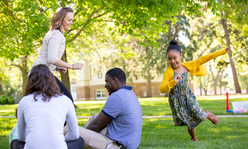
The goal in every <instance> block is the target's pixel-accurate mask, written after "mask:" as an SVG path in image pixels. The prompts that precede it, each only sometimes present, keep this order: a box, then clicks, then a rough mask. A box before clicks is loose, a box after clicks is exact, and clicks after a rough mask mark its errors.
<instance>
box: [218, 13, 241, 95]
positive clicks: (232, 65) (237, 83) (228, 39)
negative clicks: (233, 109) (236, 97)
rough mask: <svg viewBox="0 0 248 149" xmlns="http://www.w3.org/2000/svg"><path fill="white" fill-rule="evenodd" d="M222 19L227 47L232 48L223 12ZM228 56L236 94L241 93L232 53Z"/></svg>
mask: <svg viewBox="0 0 248 149" xmlns="http://www.w3.org/2000/svg"><path fill="white" fill-rule="evenodd" d="M221 17H222V19H221V24H222V26H223V29H224V31H225V38H226V45H227V47H231V43H230V38H229V31H228V28H227V20H226V19H225V18H224V15H223V12H221ZM228 55H229V60H230V64H231V67H232V74H233V81H234V86H235V90H236V93H241V89H240V85H239V81H238V76H237V71H236V68H235V65H234V62H233V60H232V53H231V52H228Z"/></svg>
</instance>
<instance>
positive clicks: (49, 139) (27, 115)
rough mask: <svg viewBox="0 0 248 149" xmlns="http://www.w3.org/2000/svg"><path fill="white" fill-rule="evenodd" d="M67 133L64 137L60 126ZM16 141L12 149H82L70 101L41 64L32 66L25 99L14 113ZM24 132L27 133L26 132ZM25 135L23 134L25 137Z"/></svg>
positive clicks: (47, 69)
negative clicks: (65, 129) (16, 132)
mask: <svg viewBox="0 0 248 149" xmlns="http://www.w3.org/2000/svg"><path fill="white" fill-rule="evenodd" d="M65 121H66V122H67V125H68V128H69V133H67V134H66V135H65V136H64V132H63V129H64V122H65ZM17 126H18V140H17V139H16V140H13V141H12V142H11V148H12V149H19V148H25V149H67V148H69V149H83V147H84V140H83V139H82V138H81V137H79V130H78V122H77V117H76V113H75V109H74V106H73V104H72V102H71V100H70V99H69V98H68V97H67V96H65V95H62V94H61V93H60V89H59V87H58V85H57V83H56V80H55V77H54V75H53V74H52V73H51V72H50V70H49V68H48V67H47V66H46V65H44V64H39V65H37V66H34V67H33V68H32V70H31V73H30V75H29V78H28V83H27V86H26V89H25V96H24V97H23V98H22V99H21V101H20V102H19V106H18V110H17ZM26 129H27V132H26ZM25 132H26V133H25Z"/></svg>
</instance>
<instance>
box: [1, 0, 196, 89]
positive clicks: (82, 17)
mask: <svg viewBox="0 0 248 149" xmlns="http://www.w3.org/2000/svg"><path fill="white" fill-rule="evenodd" d="M0 6H1V8H0V16H1V18H2V19H1V26H0V35H1V36H0V49H1V51H0V57H4V58H5V59H9V60H11V61H14V59H19V57H21V59H22V60H25V62H23V63H22V62H21V63H20V64H14V65H15V66H17V65H18V67H19V68H20V69H21V72H23V73H22V75H23V81H25V80H26V79H25V76H26V74H27V72H28V68H29V67H28V66H30V63H32V62H29V56H30V55H31V54H32V53H35V52H36V49H37V48H38V47H40V46H41V43H42V38H43V37H44V35H45V33H46V32H47V30H48V25H49V20H50V19H51V16H52V15H53V14H54V11H55V10H56V9H57V8H58V7H59V6H71V7H72V8H73V9H74V10H75V21H74V22H75V23H74V25H73V26H72V29H71V30H70V31H68V32H66V33H65V37H66V41H67V43H66V44H67V45H68V46H69V47H70V46H71V45H72V44H73V42H74V40H75V39H77V38H79V37H80V36H81V38H82V37H88V36H91V35H93V34H94V32H93V30H92V28H93V27H96V26H97V25H99V24H103V23H106V22H113V23H114V26H112V27H110V28H109V29H110V30H112V32H113V34H115V33H118V34H119V33H120V34H123V33H128V34H130V35H133V36H136V37H138V38H145V39H146V40H147V42H149V43H152V42H153V41H154V39H153V38H154V37H156V36H158V33H159V32H161V30H165V29H166V26H164V27H162V26H161V24H162V22H163V21H164V19H166V18H169V17H170V16H171V15H175V14H177V13H178V12H180V11H181V10H182V9H186V10H190V11H189V13H191V14H192V13H194V12H198V8H199V7H200V5H199V4H198V3H197V2H192V1H190V0H186V1H184V0H180V1H177V2H174V1H143V0H138V1H131V0H125V1H101V2H99V1H97V0H88V1H75V2H74V1H68V0H63V1H58V2H57V1H56V2H54V1H49V0H35V1H33V0H32V1H31V0H25V1H24V0H18V1H13V0H9V1H8V0H3V1H1V3H0ZM186 12H187V11H186ZM146 28H152V29H153V30H152V31H151V30H146ZM140 32H142V33H146V34H145V36H144V37H142V36H140V34H139V33H140ZM113 34H112V35H113ZM13 45H14V46H13ZM67 49H70V48H67ZM65 53H70V52H68V51H66V52H65ZM21 59H20V60H21ZM64 59H65V60H66V59H67V57H66V55H64ZM26 60H27V61H26ZM64 77H66V78H65V79H64ZM62 82H63V83H64V84H69V83H68V82H69V77H68V74H65V75H62ZM23 84H26V82H23ZM67 87H68V86H67Z"/></svg>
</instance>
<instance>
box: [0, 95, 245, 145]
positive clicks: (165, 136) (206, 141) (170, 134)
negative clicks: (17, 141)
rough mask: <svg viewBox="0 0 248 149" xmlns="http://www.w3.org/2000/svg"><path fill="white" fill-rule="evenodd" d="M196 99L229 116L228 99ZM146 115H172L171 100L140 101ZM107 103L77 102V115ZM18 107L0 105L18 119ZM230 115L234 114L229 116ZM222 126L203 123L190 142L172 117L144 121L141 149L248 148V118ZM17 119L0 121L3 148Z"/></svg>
mask: <svg viewBox="0 0 248 149" xmlns="http://www.w3.org/2000/svg"><path fill="white" fill-rule="evenodd" d="M197 100H198V102H199V104H200V106H201V107H202V109H203V110H205V109H208V110H210V111H211V112H212V113H214V114H216V115H226V114H227V113H225V111H226V100H225V96H198V97H197ZM247 100H248V95H240V96H237V95H236V96H234V95H233V96H230V103H229V106H230V109H232V104H231V102H234V101H247ZM139 101H140V104H141V107H142V111H143V115H144V116H163V115H171V110H170V107H169V103H168V98H166V97H159V98H157V97H156V98H141V99H139ZM104 103H105V101H104V100H102V101H75V104H76V105H77V107H78V108H77V109H76V113H77V116H91V115H93V114H94V113H99V112H100V110H101V109H102V107H103V106H104ZM17 106H18V105H0V116H13V117H14V116H15V109H16V108H17ZM228 115H231V113H228ZM87 120H88V119H87V118H79V119H78V123H79V125H80V126H83V125H84V123H86V122H87ZM219 120H220V123H219V124H218V125H217V126H215V125H213V124H212V123H211V122H210V121H205V122H203V123H201V124H200V125H199V126H197V128H196V134H197V137H198V139H199V140H200V141H199V142H191V141H190V137H189V134H188V132H187V127H175V126H174V125H173V121H172V118H151V119H147V118H144V119H143V130H142V137H141V144H140V147H139V149H143V148H145V149H162V148H171V149H174V148H177V149H178V148H197V149H198V148H201V149H205V148H206V149H207V148H230V149H231V148H240V149H242V148H246V147H247V146H248V142H247V137H248V131H247V128H248V123H247V122H248V117H243V118H242V117H241V118H219ZM15 124H16V119H15V118H0V148H1V149H8V148H9V145H8V139H9V138H8V135H9V133H10V131H11V130H12V128H13V127H14V125H15Z"/></svg>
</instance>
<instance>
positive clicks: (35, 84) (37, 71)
mask: <svg viewBox="0 0 248 149" xmlns="http://www.w3.org/2000/svg"><path fill="white" fill-rule="evenodd" d="M33 93H34V100H35V101H37V100H38V99H37V98H36V97H37V95H40V94H41V95H42V96H43V98H42V100H44V101H49V100H50V99H51V98H52V97H53V96H55V97H57V96H60V95H62V94H61V93H60V88H59V86H58V84H57V82H56V80H55V77H54V75H53V74H52V73H51V71H50V70H49V68H48V67H47V65H45V64H39V65H36V66H34V67H33V68H32V70H31V73H30V75H29V77H28V83H27V85H26V89H25V94H24V95H25V96H26V95H29V94H33Z"/></svg>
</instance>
